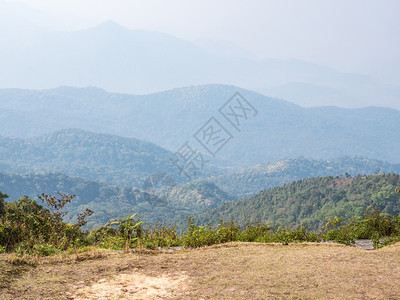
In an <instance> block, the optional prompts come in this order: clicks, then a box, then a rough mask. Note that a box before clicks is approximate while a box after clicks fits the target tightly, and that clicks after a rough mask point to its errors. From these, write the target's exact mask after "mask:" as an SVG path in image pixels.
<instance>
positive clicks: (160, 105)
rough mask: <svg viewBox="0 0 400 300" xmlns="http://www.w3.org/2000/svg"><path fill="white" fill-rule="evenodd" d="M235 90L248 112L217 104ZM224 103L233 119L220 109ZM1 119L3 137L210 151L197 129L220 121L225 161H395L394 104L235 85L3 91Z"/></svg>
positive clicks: (397, 125) (398, 139) (397, 114)
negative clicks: (354, 103)
mask: <svg viewBox="0 0 400 300" xmlns="http://www.w3.org/2000/svg"><path fill="white" fill-rule="evenodd" d="M237 92H239V93H240V94H241V95H242V96H243V97H244V98H245V99H246V101H247V103H248V104H250V105H251V106H252V107H253V108H254V110H253V109H251V108H250V106H247V107H246V109H247V111H246V116H245V115H244V114H243V111H240V107H239V106H238V104H237V102H235V101H239V100H237V98H235V99H233V100H231V102H229V103H228V104H227V105H225V106H224V107H223V105H224V104H225V103H227V101H228V100H229V99H231V97H232V96H233V95H235V94H236V93H237ZM240 101H242V102H243V103H244V104H245V105H248V104H246V102H245V101H243V100H240ZM235 106H236V107H239V110H237V108H235V109H236V111H235V114H238V116H236V117H237V118H236V120H235V119H234V116H235V114H231V115H230V116H228V115H227V113H229V112H227V111H226V109H229V108H232V107H235ZM222 108H224V109H225V111H224V115H225V116H228V117H229V118H230V119H229V120H230V121H232V123H231V122H228V118H225V117H224V116H223V115H222V114H221V113H220V112H219V109H222ZM249 110H250V111H249ZM255 110H257V113H256V112H255ZM211 117H214V120H210V118H211ZM245 117H246V118H247V119H245ZM208 121H211V122H214V123H213V124H211V123H209V122H208ZM0 122H1V127H0V135H3V136H19V137H27V136H37V135H43V134H48V133H50V132H52V131H54V130H61V129H66V128H82V129H84V130H90V131H95V132H105V133H110V134H114V135H120V136H125V137H131V138H137V139H140V140H147V141H149V142H152V143H155V144H157V145H160V146H161V147H164V148H166V149H169V150H170V151H172V152H176V151H178V150H179V149H180V148H181V147H182V146H183V145H184V144H185V142H187V141H188V142H189V143H190V145H191V146H192V147H194V148H197V149H198V150H199V151H201V152H202V153H203V154H204V155H206V154H209V156H211V154H210V153H209V152H208V151H209V150H210V149H208V148H209V147H208V146H207V145H205V142H207V139H208V138H207V135H204V136H203V138H204V139H205V140H204V141H202V140H201V135H202V133H204V131H202V129H203V130H204V129H207V128H208V129H210V128H214V129H215V130H218V128H217V127H219V125H218V124H217V123H215V122H219V124H220V125H221V126H222V127H223V128H224V130H223V131H222V133H223V134H224V135H225V136H221V140H220V141H222V139H225V140H226V143H225V142H224V143H220V144H218V147H219V145H223V147H220V149H219V151H217V152H218V153H215V154H216V158H217V159H224V160H229V161H230V164H231V165H242V166H243V165H249V164H257V163H264V162H271V161H277V160H281V159H286V158H293V157H299V156H304V157H306V158H313V159H328V158H335V157H341V156H361V157H369V158H371V159H379V160H384V161H389V162H392V163H400V157H399V155H398V150H399V149H400V111H398V110H394V109H389V108H380V107H368V108H361V109H343V108H337V107H315V108H303V107H300V106H297V105H295V104H292V103H289V102H286V101H283V100H278V99H274V98H269V97H266V96H263V95H261V94H258V93H256V92H252V91H248V90H244V89H240V88H237V87H234V86H224V85H205V86H195V87H187V88H181V89H174V90H168V91H165V92H160V93H155V94H150V95H144V96H138V95H125V94H113V93H107V92H105V91H104V90H101V89H96V88H83V89H78V88H68V87H62V88H57V89H53V90H43V91H32V90H18V89H3V90H0ZM237 122H239V123H237ZM236 123H237V124H239V126H236V125H237V124H236ZM235 124H236V125H235ZM212 126H214V127H212ZM220 129H221V128H220ZM196 137H197V139H196ZM214 137H215V136H214ZM38 141H40V139H38ZM209 141H210V140H208V142H209ZM202 142H203V144H201V143H202ZM218 147H217V148H218ZM214 150H215V149H214ZM214 150H213V151H214ZM217 150H218V149H217Z"/></svg>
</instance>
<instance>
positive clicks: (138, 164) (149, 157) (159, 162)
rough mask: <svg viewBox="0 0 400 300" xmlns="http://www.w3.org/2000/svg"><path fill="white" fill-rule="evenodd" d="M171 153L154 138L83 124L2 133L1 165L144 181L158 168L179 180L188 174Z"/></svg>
mask: <svg viewBox="0 0 400 300" xmlns="http://www.w3.org/2000/svg"><path fill="white" fill-rule="evenodd" d="M171 159H176V157H175V154H174V153H172V152H170V151H168V150H165V149H163V148H161V147H159V146H156V145H154V144H152V143H149V142H145V141H141V140H137V139H133V138H122V137H118V136H114V135H109V134H98V133H92V132H87V131H83V130H79V129H66V130H61V131H57V132H54V133H52V134H48V135H44V136H41V137H37V138H30V139H18V138H6V137H0V168H1V170H3V171H5V172H14V173H20V174H23V173H27V172H60V173H65V174H67V175H70V176H77V177H81V178H86V179H91V180H96V181H102V182H105V183H109V184H118V185H127V186H136V187H141V186H142V184H143V182H144V181H145V180H146V179H147V178H148V177H149V176H150V175H151V174H153V173H160V172H163V173H168V174H170V175H171V176H173V177H174V180H175V181H176V182H179V181H180V180H183V178H182V177H181V176H180V175H179V172H180V170H179V169H178V168H177V167H175V166H174V165H173V164H172V163H171ZM200 171H201V170H200ZM200 171H199V172H198V173H200Z"/></svg>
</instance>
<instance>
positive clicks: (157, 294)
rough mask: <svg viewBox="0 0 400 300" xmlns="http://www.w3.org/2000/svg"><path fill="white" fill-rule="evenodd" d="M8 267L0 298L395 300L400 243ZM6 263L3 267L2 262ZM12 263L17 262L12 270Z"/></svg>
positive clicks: (270, 247) (222, 248) (246, 248)
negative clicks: (370, 248) (365, 247)
mask: <svg viewBox="0 0 400 300" xmlns="http://www.w3.org/2000/svg"><path fill="white" fill-rule="evenodd" d="M102 254H103V258H100V259H95V260H86V261H81V262H75V263H58V264H42V265H39V266H37V267H29V268H27V267H24V269H23V270H20V271H18V272H17V271H15V272H14V271H13V272H11V271H10V270H9V272H10V274H15V275H14V276H13V277H12V279H10V280H9V281H8V282H7V284H4V285H3V286H1V287H0V288H1V290H0V291H1V296H2V298H5V299H201V298H203V299H281V298H292V299H326V298H329V299H344V298H346V299H374V298H378V299H400V296H399V295H400V285H399V282H400V244H396V245H392V246H388V247H385V248H383V249H379V250H373V251H365V250H362V249H359V248H355V247H347V246H343V245H338V244H327V243H322V244H317V243H315V244H314V243H305V244H290V245H288V246H284V245H280V244H279V245H275V244H258V243H230V244H223V245H215V246H211V247H204V248H199V249H193V250H188V251H176V252H173V253H158V254H154V253H153V254H151V253H150V252H149V253H148V254H142V255H140V256H139V255H138V254H121V253H115V252H112V251H104V252H102ZM4 260H5V256H1V257H0V270H2V268H5V267H6V264H7V263H6V262H5V261H4ZM7 267H8V268H9V266H7ZM15 268H17V267H15Z"/></svg>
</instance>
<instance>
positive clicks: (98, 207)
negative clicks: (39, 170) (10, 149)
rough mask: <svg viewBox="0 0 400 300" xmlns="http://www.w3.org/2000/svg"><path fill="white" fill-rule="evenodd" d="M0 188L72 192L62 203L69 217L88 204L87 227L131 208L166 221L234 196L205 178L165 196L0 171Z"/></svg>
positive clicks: (19, 193) (17, 193) (32, 193)
mask: <svg viewBox="0 0 400 300" xmlns="http://www.w3.org/2000/svg"><path fill="white" fill-rule="evenodd" d="M0 191H1V192H3V193H6V194H7V195H9V198H8V199H7V200H8V201H15V200H17V199H18V198H21V197H23V196H25V195H26V196H28V197H30V198H32V199H35V198H36V199H37V196H38V195H41V194H42V193H45V194H50V195H55V194H56V193H57V192H62V193H67V194H73V195H76V197H75V198H74V199H73V200H72V202H71V203H70V204H68V205H67V206H66V209H67V211H69V214H68V216H69V217H76V215H77V214H78V213H79V212H82V211H84V210H85V209H86V208H90V209H91V210H93V211H94V214H93V216H91V217H90V218H89V220H88V228H93V227H98V226H101V225H104V224H105V223H107V222H108V221H109V220H110V219H112V218H117V217H120V215H121V214H129V213H130V212H131V211H132V212H135V213H139V214H140V215H141V218H142V220H143V221H146V222H148V223H152V224H154V223H156V222H168V221H169V220H171V219H172V218H175V217H177V216H182V217H183V218H185V217H186V216H188V215H191V214H195V213H198V212H201V211H204V210H206V209H209V208H215V207H217V206H219V205H221V204H223V203H225V202H227V201H233V200H234V198H233V197H232V196H230V195H228V194H227V193H225V192H223V191H221V190H220V189H219V188H218V187H217V186H216V185H214V184H213V183H208V182H197V183H190V184H186V185H181V186H176V187H173V188H172V189H171V190H170V191H169V193H168V197H167V198H166V197H163V194H160V193H158V192H156V193H155V194H153V193H152V191H150V190H145V191H143V190H141V189H138V188H134V187H133V188H132V187H127V186H117V185H109V184H103V183H98V182H95V181H90V180H85V179H81V178H77V177H69V176H66V175H63V174H59V173H43V174H27V175H16V174H6V173H1V172H0Z"/></svg>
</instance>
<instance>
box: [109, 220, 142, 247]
mask: <svg viewBox="0 0 400 300" xmlns="http://www.w3.org/2000/svg"><path fill="white" fill-rule="evenodd" d="M136 215H137V213H135V214H133V215H131V216H125V215H122V216H123V217H124V219H119V220H116V221H113V222H111V223H110V224H109V225H110V226H112V225H117V226H118V231H119V233H120V235H121V237H123V239H124V240H125V253H128V252H129V247H130V245H131V242H135V241H137V240H139V238H140V237H141V233H142V229H141V225H142V224H143V222H140V221H139V220H134V218H135V217H136ZM140 244H141V243H140Z"/></svg>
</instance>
